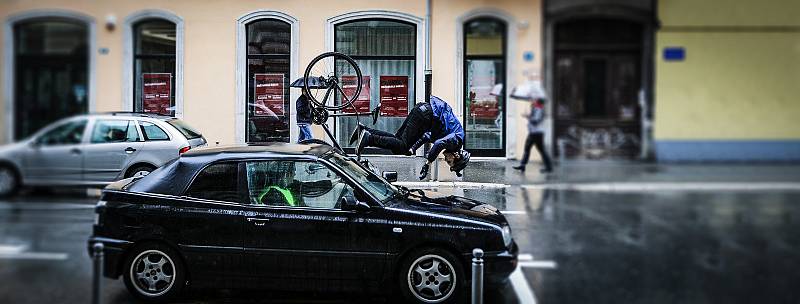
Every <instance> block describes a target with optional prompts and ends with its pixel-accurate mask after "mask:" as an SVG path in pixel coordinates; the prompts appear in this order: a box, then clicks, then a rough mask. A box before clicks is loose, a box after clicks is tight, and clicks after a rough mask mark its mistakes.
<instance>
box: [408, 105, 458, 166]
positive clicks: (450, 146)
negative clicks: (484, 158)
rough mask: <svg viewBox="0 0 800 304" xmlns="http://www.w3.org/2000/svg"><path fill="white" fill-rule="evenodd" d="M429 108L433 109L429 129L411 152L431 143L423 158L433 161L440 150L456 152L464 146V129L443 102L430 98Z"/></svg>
mask: <svg viewBox="0 0 800 304" xmlns="http://www.w3.org/2000/svg"><path fill="white" fill-rule="evenodd" d="M431 108H432V109H433V124H432V125H431V129H430V130H429V131H428V132H426V133H425V135H423V136H422V138H421V139H420V140H419V142H417V144H415V145H414V148H413V150H416V149H417V148H419V147H420V146H422V145H423V144H425V143H427V142H431V141H432V142H433V146H431V150H430V151H428V155H426V156H425V158H427V159H428V160H429V161H434V160H436V157H438V156H439V153H440V152H442V150H447V151H458V150H460V149H461V146H462V145H464V128H463V127H462V126H461V122H460V121H458V118H457V117H456V115H455V114H453V109H452V108H450V105H449V104H447V103H446V102H444V100H441V99H440V98H439V97H436V96H431Z"/></svg>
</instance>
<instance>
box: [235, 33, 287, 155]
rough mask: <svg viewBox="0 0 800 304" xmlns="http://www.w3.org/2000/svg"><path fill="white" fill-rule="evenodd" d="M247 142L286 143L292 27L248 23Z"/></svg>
mask: <svg viewBox="0 0 800 304" xmlns="http://www.w3.org/2000/svg"><path fill="white" fill-rule="evenodd" d="M245 27H246V35H247V36H246V38H245V39H246V41H247V45H246V52H247V55H246V60H247V71H246V72H245V73H246V76H247V78H246V81H247V98H246V99H245V102H246V104H245V109H246V120H245V121H246V125H245V128H246V131H247V133H246V141H247V142H269V141H281V142H289V129H290V124H289V122H290V119H291V117H290V116H291V115H292V113H291V111H290V105H289V103H290V98H289V82H290V81H292V80H293V79H290V77H291V75H290V73H289V72H290V61H291V43H292V41H291V40H292V35H291V30H292V26H291V24H289V23H288V22H284V21H282V20H277V19H257V20H255V21H253V22H250V23H247V24H246V25H245Z"/></svg>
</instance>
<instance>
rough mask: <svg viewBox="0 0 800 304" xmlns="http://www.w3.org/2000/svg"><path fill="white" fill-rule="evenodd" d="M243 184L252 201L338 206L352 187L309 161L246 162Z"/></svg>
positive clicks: (317, 206)
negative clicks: (245, 175)
mask: <svg viewBox="0 0 800 304" xmlns="http://www.w3.org/2000/svg"><path fill="white" fill-rule="evenodd" d="M247 186H248V189H250V190H249V192H250V203H251V204H253V205H269V206H288V207H308V208H320V209H339V207H340V206H339V201H340V200H341V198H342V197H344V196H353V188H352V187H351V186H350V185H348V184H347V183H346V182H345V181H344V180H343V179H342V178H341V176H339V175H338V174H336V172H333V171H332V170H330V169H329V168H328V167H327V166H325V165H323V164H321V163H318V162H310V161H258V162H248V163H247Z"/></svg>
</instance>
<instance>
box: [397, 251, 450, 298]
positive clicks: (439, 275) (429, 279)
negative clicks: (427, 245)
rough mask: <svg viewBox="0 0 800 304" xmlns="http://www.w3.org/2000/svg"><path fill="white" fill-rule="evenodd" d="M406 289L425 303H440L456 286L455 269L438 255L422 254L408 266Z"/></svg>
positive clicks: (448, 296)
mask: <svg viewBox="0 0 800 304" xmlns="http://www.w3.org/2000/svg"><path fill="white" fill-rule="evenodd" d="M406 277H407V278H408V289H409V291H410V292H411V294H413V295H414V297H416V298H417V299H418V300H420V301H422V302H425V303H441V302H444V301H446V300H447V299H449V298H450V296H451V295H452V294H453V291H454V290H455V289H456V288H457V286H456V285H457V284H456V282H458V280H457V278H456V271H454V268H453V265H452V264H450V262H449V261H448V260H447V259H446V258H444V257H441V256H439V255H436V254H427V255H423V256H421V257H419V258H417V259H416V260H414V262H412V263H411V267H409V268H408V274H407V275H406Z"/></svg>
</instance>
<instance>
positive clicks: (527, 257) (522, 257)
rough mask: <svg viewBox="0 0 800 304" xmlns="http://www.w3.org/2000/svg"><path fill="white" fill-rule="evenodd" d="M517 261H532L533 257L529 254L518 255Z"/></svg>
mask: <svg viewBox="0 0 800 304" xmlns="http://www.w3.org/2000/svg"><path fill="white" fill-rule="evenodd" d="M517 260H519V261H532V260H533V255H532V254H529V253H520V254H519V255H518V256H517Z"/></svg>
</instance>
